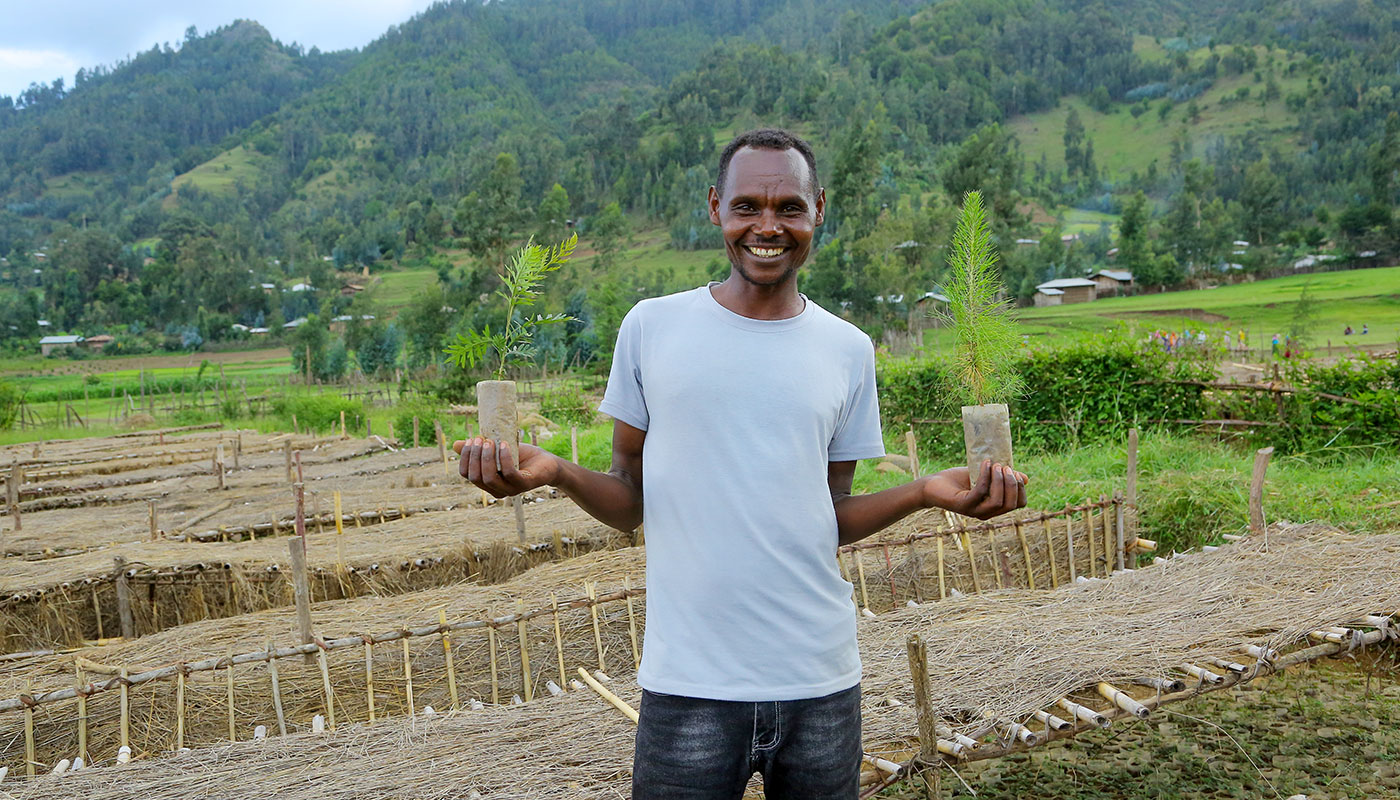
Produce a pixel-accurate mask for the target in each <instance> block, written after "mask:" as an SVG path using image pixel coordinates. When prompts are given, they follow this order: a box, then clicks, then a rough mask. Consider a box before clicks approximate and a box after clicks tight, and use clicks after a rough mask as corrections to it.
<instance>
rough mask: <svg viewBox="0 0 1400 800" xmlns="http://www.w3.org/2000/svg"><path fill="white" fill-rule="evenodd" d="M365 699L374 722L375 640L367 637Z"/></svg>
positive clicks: (371, 720)
mask: <svg viewBox="0 0 1400 800" xmlns="http://www.w3.org/2000/svg"><path fill="white" fill-rule="evenodd" d="M364 641H365V700H366V702H367V703H368V705H369V721H370V722H374V640H373V639H370V638H369V637H368V636H366V637H365V640H364Z"/></svg>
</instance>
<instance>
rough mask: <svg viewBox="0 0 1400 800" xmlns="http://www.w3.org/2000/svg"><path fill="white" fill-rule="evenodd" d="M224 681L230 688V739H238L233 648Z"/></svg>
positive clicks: (234, 740)
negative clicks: (235, 713)
mask: <svg viewBox="0 0 1400 800" xmlns="http://www.w3.org/2000/svg"><path fill="white" fill-rule="evenodd" d="M224 683H225V684H226V688H227V689H228V740H229V741H230V742H236V741H238V729H237V728H236V727H234V722H233V649H232V648H230V649H229V651H228V670H227V671H225V672H224Z"/></svg>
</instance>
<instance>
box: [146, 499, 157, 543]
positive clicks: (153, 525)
mask: <svg viewBox="0 0 1400 800" xmlns="http://www.w3.org/2000/svg"><path fill="white" fill-rule="evenodd" d="M146 505H147V506H148V510H149V512H150V517H151V541H153V542H154V541H156V540H157V539H159V538H160V528H159V527H158V526H157V525H156V501H154V500H147V501H146Z"/></svg>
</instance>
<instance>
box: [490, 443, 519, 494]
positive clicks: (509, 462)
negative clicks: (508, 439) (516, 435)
mask: <svg viewBox="0 0 1400 800" xmlns="http://www.w3.org/2000/svg"><path fill="white" fill-rule="evenodd" d="M496 452H497V454H498V457H499V459H500V462H501V478H502V479H503V480H504V481H505V482H506V483H507V484H512V485H513V484H515V483H516V482H518V481H519V480H520V470H518V469H516V468H515V458H514V457H513V456H512V455H511V452H510V448H509V447H506V445H505V442H497V443H496Z"/></svg>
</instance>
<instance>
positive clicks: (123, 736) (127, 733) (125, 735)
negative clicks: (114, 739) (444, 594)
mask: <svg viewBox="0 0 1400 800" xmlns="http://www.w3.org/2000/svg"><path fill="white" fill-rule="evenodd" d="M117 677H118V678H120V679H121V681H120V686H119V687H118V691H117V694H118V696H119V698H120V700H121V720H120V723H119V724H120V725H121V731H120V734H119V739H118V740H119V742H120V744H118V745H117V749H118V750H120V749H121V748H123V747H130V746H131V691H130V690H131V687H130V686H128V685H127V682H126V667H122V668H121V669H119V670H117Z"/></svg>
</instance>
